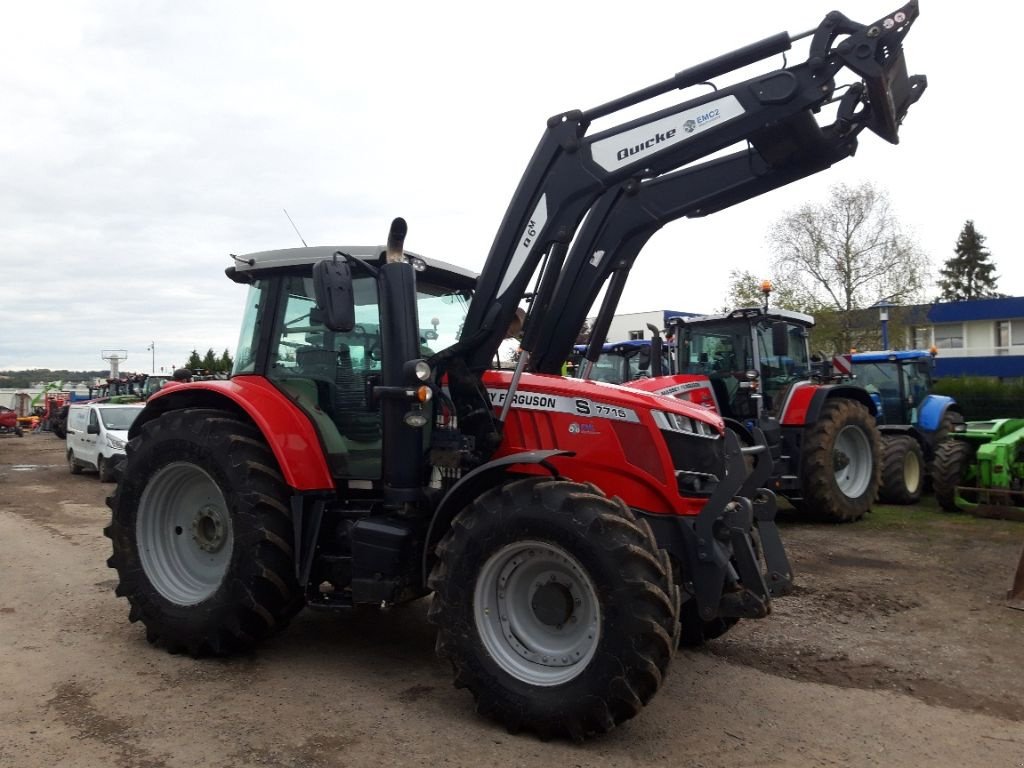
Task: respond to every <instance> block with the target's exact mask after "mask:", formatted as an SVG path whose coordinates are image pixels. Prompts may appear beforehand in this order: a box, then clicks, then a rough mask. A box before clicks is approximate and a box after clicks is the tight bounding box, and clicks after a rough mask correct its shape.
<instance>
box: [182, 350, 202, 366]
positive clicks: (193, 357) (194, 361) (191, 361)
mask: <svg viewBox="0 0 1024 768" xmlns="http://www.w3.org/2000/svg"><path fill="white" fill-rule="evenodd" d="M185 367H186V368H188V369H189V370H190V371H197V370H199V369H200V368H202V367H203V359H202V358H201V357H199V353H198V352H196V351H195V350H194V349H193V350H192V353H191V354H190V355H189V356H188V360H186V361H185Z"/></svg>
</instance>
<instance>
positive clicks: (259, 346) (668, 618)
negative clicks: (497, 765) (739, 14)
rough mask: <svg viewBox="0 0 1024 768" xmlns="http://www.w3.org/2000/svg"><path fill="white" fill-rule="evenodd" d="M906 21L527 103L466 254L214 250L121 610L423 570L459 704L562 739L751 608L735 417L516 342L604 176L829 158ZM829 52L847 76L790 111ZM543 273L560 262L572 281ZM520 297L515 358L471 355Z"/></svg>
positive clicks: (166, 393)
mask: <svg viewBox="0 0 1024 768" xmlns="http://www.w3.org/2000/svg"><path fill="white" fill-rule="evenodd" d="M916 16H917V4H916V3H910V4H907V5H905V6H904V7H902V8H901V9H899V10H898V11H897V12H895V13H893V14H890V15H888V16H886V17H884V18H882V19H879V20H878V21H877V22H875V23H873V24H868V25H864V24H858V23H855V22H853V21H850V20H849V19H847V18H846V17H844V16H843V15H842V14H839V13H831V14H829V15H828V16H827V17H826V18H825V20H824V21H823V22H822V23H821V24H820V25H819V26H818V27H817V28H816V29H815V30H814V31H813V32H811V33H808V36H810V37H811V42H810V52H809V55H808V57H807V59H806V61H803V62H800V63H796V64H792V65H789V66H785V67H784V68H782V69H777V70H773V71H771V72H768V73H766V74H764V75H760V76H758V77H755V78H752V79H749V80H746V81H744V82H740V83H737V84H735V85H730V86H723V87H721V88H720V89H719V90H718V91H716V92H714V93H711V94H707V93H704V94H702V95H699V96H697V97H695V98H691V99H689V100H686V101H682V102H681V103H679V104H677V105H676V106H673V107H669V108H666V109H662V110H660V111H658V112H655V113H653V114H650V115H648V116H646V117H642V118H638V119H634V120H631V121H629V122H627V123H625V124H623V125H620V126H618V127H614V128H610V129H607V130H605V131H602V132H598V133H594V134H588V129H589V126H590V124H591V121H593V120H596V119H598V118H601V117H605V116H608V115H611V114H613V113H616V112H618V111H620V110H622V109H626V108H629V107H632V106H634V105H637V104H640V103H643V102H645V101H647V100H648V99H651V98H653V97H656V96H658V95H661V94H664V93H667V92H669V91H673V90H676V89H685V88H689V87H691V86H694V85H697V84H700V83H704V82H706V81H707V80H709V79H710V78H717V77H720V76H723V75H725V74H727V73H729V72H731V71H733V70H735V69H737V68H740V67H745V66H747V65H750V64H753V63H755V62H758V61H761V60H763V59H765V58H768V57H770V56H776V55H778V54H780V53H782V52H783V51H786V50H788V49H790V47H791V45H792V43H793V41H794V40H795V39H796V38H791V37H790V36H789V35H787V34H785V33H782V34H778V35H775V36H772V37H770V38H767V39H765V40H762V41H760V42H758V43H754V44H753V45H749V46H747V47H745V48H742V49H740V50H738V51H734V52H732V53H728V54H725V55H723V56H720V57H718V58H716V59H714V60H712V61H709V62H706V63H704V64H700V65H697V66H695V67H692V68H690V69H688V70H684V71H682V72H680V73H678V74H677V75H675V76H674V77H672V78H670V79H668V80H666V81H664V82H661V83H658V84H656V85H653V86H651V87H649V88H645V89H643V90H641V91H639V92H637V93H633V94H629V95H627V96H624V97H622V98H619V99H616V100H615V101H612V102H609V103H607V104H605V105H603V106H600V107H597V108H596V109H592V110H588V111H585V112H583V111H572V112H566V113H564V114H561V115H556V116H555V117H553V118H551V119H550V120H549V121H548V127H547V130H546V131H545V133H544V135H543V137H542V138H541V141H540V144H539V145H538V147H537V150H536V152H535V153H534V156H533V158H532V159H531V161H530V163H529V165H528V166H527V168H526V170H525V172H524V174H523V177H522V180H521V181H520V183H519V187H518V188H517V190H516V192H515V194H514V196H513V198H512V200H511V202H510V204H509V207H508V210H507V211H506V213H505V216H504V220H503V221H502V224H501V226H500V228H499V230H498V232H497V235H496V237H495V240H494V243H493V245H492V247H491V250H490V253H489V255H488V258H487V260H486V262H485V264H484V267H483V270H482V272H481V273H480V275H479V276H476V275H473V274H471V273H469V272H466V271H465V270H462V269H459V268H457V267H453V266H450V265H447V264H444V263H442V262H438V261H434V260H432V259H428V258H422V257H420V256H417V255H415V254H412V253H409V252H406V251H404V237H405V223H404V221H402V220H401V219H396V220H395V222H394V223H393V226H392V230H391V234H390V236H389V238H388V244H387V245H386V246H385V247H333V246H332V247H311V248H301V249H293V250H283V251H266V252H261V253H253V254H248V255H245V256H236V257H234V258H235V265H234V266H233V267H230V268H229V269H228V276H229V277H230V278H231V279H232V280H234V281H235V282H236V283H240V284H243V285H246V286H248V289H249V297H248V300H247V303H246V309H245V313H244V319H243V323H242V331H241V335H240V343H239V348H238V351H237V354H236V355H235V369H234V371H233V374H232V376H231V378H230V379H229V380H226V381H197V382H192V383H187V384H181V385H179V386H176V387H173V388H166V389H163V390H160V391H159V392H157V393H156V394H155V395H153V396H152V397H150V398H149V400H148V401H147V403H146V406H145V409H144V411H143V413H142V414H141V415H140V416H139V418H138V419H137V420H136V421H135V423H134V424H133V426H132V430H131V432H130V435H129V437H130V442H129V445H128V458H127V461H126V464H125V468H124V473H123V476H122V477H121V479H120V482H119V484H118V487H117V491H116V493H115V494H114V496H113V497H112V498H111V500H110V506H111V510H112V515H111V523H110V525H109V526H108V527H107V528H106V533H107V535H108V536H109V537H110V538H111V540H112V543H113V544H112V545H113V554H112V556H111V557H110V560H109V561H108V562H109V564H110V565H111V567H113V568H115V569H116V570H117V572H118V577H119V584H118V587H117V594H118V595H121V596H123V597H125V598H127V599H128V602H129V604H130V607H131V608H130V614H129V618H130V619H131V620H133V621H141V622H142V623H143V624H144V625H145V627H146V634H147V637H148V639H149V640H151V641H152V642H154V643H158V644H161V645H163V646H165V647H167V648H168V649H170V650H171V651H185V652H188V653H192V654H195V655H201V654H209V653H215V654H216V653H229V652H232V651H238V650H241V649H246V648H249V647H252V646H253V645H255V644H256V643H258V642H259V641H260V640H263V639H264V638H266V637H268V636H269V635H271V634H273V633H274V632H277V631H279V630H280V629H282V628H283V627H284V626H285V625H287V624H288V622H289V620H290V619H291V618H292V617H293V616H294V615H295V613H296V612H297V611H299V610H300V609H301V608H302V607H303V606H306V605H308V606H310V607H315V608H323V609H348V608H351V607H352V606H359V605H367V606H387V605H392V604H395V603H399V602H403V601H408V600H413V599H416V598H418V597H421V596H424V595H427V594H428V593H430V592H433V597H432V607H431V610H430V620H431V621H432V622H433V623H434V624H436V626H437V631H438V641H437V644H438V649H439V651H440V652H441V653H442V654H443V655H444V656H446V657H447V658H448V659H450V661H451V663H452V666H453V668H454V674H455V682H456V684H457V685H459V686H463V687H466V688H468V689H469V690H470V691H471V692H472V694H473V696H474V697H475V699H476V703H477V709H478V710H479V711H480V712H481V713H484V714H486V715H488V716H490V717H493V718H494V719H496V720H498V721H499V722H501V723H503V724H504V725H505V726H506V727H508V728H509V729H511V730H513V731H514V730H519V729H526V730H530V731H533V732H536V733H538V734H540V735H542V736H549V735H566V736H569V737H571V738H574V739H582V738H584V737H586V736H587V735H589V734H593V733H601V732H605V731H607V730H609V729H610V728H612V727H613V726H615V725H616V724H617V723H620V722H622V721H624V720H627V719H628V718H631V717H633V716H634V715H636V714H637V713H638V712H639V711H640V710H641V708H642V707H643V706H644V705H645V704H646V703H647V702H649V701H650V700H651V698H652V697H653V696H654V695H655V693H656V692H657V690H658V688H659V687H660V685H661V683H662V680H663V679H664V676H665V674H666V672H667V671H668V669H669V664H670V662H671V660H672V657H673V654H674V652H675V650H676V645H677V642H679V640H680V637H681V636H682V637H683V638H685V639H686V640H687V641H690V642H699V641H700V640H701V639H703V638H706V637H711V636H714V635H716V634H720V633H721V632H723V631H725V629H727V628H728V627H729V626H730V625H731V624H733V623H734V622H735V621H736V620H737V619H739V618H760V617H763V616H766V615H767V614H768V613H769V612H770V610H771V604H772V597H774V596H776V595H779V594H782V593H784V592H785V591H786V590H787V589H788V587H789V585H790V581H791V574H790V568H789V563H788V561H787V559H786V554H785V551H784V549H783V546H782V542H781V540H780V538H779V534H778V530H777V528H776V526H775V523H774V515H775V508H774V496H773V495H772V494H771V493H770V492H769V491H765V490H763V489H762V486H763V484H764V482H765V480H766V478H767V477H768V474H769V472H770V466H769V463H768V462H767V461H766V458H767V457H768V455H767V453H766V452H765V450H764V440H763V436H762V435H761V434H760V432H759V431H757V430H755V433H754V438H755V442H754V444H753V445H751V446H747V447H741V446H740V444H739V442H738V440H737V439H736V436H735V435H734V434H733V433H731V432H726V431H725V429H724V426H723V423H722V421H721V419H720V418H719V417H718V416H717V415H715V414H713V413H710V412H708V411H706V410H704V409H702V408H699V407H696V406H694V405H693V404H689V403H684V402H681V401H677V400H673V399H670V398H663V397H658V396H656V395H653V394H650V393H645V392H639V391H636V390H630V389H626V388H623V387H616V386H603V385H600V384H597V383H593V382H587V381H581V380H576V379H567V378H564V377H562V376H552V375H545V369H544V367H543V366H542V365H538V364H537V362H536V361H542V362H543V361H545V360H549V359H557V360H558V361H559V365H561V363H562V362H563V361H564V360H566V359H567V358H568V356H569V354H570V352H571V349H572V342H573V341H574V340H575V334H576V331H577V330H578V329H579V328H580V326H581V325H582V317H583V316H585V313H586V311H587V308H588V307H589V306H590V304H592V303H593V301H594V297H595V296H596V295H597V291H599V290H600V288H601V283H602V282H603V280H598V281H590V279H589V273H590V272H592V271H593V270H594V268H595V264H596V263H598V262H600V259H597V260H596V261H595V260H594V259H592V258H589V257H588V258H587V259H583V260H578V259H575V258H572V257H570V258H568V259H567V258H566V255H567V251H568V244H569V243H570V242H571V241H573V239H574V237H575V235H576V231H577V229H578V228H579V226H580V223H581V221H582V220H583V218H584V216H586V215H587V213H588V211H590V209H591V208H592V207H593V206H594V205H595V203H596V202H597V201H598V200H599V199H601V198H602V196H603V195H604V194H606V193H608V192H609V191H610V190H619V191H621V192H622V193H624V194H625V193H626V192H627V191H628V190H630V189H634V188H636V187H637V186H638V185H643V184H646V183H648V182H657V181H658V179H659V178H661V177H662V175H663V174H676V180H677V181H678V182H680V183H679V186H678V187H677V188H676V189H677V192H678V194H680V195H682V196H685V197H686V198H687V199H688V200H690V201H691V202H692V203H697V202H700V205H702V206H705V212H707V211H710V210H714V209H718V208H722V207H725V206H726V205H731V204H733V203H736V202H739V201H741V200H745V199H748V198H750V197H753V196H755V195H758V194H760V193H762V192H765V191H767V190H769V189H773V188H775V187H778V186H781V185H782V184H785V183H788V182H789V181H793V180H795V179H797V178H801V177H803V176H805V175H808V174H810V173H813V172H815V171H817V170H821V169H822V168H824V167H827V166H828V164H830V163H831V162H833V161H835V160H838V159H841V158H842V157H846V156H848V155H850V154H852V152H853V150H854V148H855V147H856V136H857V134H858V133H859V132H860V131H861V130H862V129H864V128H868V129H869V130H872V131H874V132H875V133H876V134H878V135H880V136H881V137H882V138H884V139H886V140H888V141H890V142H893V143H895V142H896V140H897V131H898V126H899V124H900V122H901V120H902V119H903V117H904V115H905V113H906V111H907V110H908V108H909V107H910V105H911V104H913V102H915V101H916V100H917V98H918V97H919V96H920V95H921V93H922V92H923V90H924V87H925V80H924V78H923V77H909V76H908V75H907V70H906V67H905V64H904V59H903V50H902V42H903V38H904V36H905V35H906V33H907V31H908V30H909V28H910V25H911V23H912V21H913V20H914V18H916ZM847 70H849V72H850V73H852V75H854V80H855V82H853V84H852V85H850V86H849V87H848V88H847V89H846V90H845V91H844V92H843V94H844V95H843V96H842V97H841V100H840V102H839V105H838V109H837V115H836V119H835V121H834V122H833V123H831V124H829V125H827V126H824V127H819V126H818V125H817V123H816V116H817V115H819V114H821V110H822V108H823V107H825V106H826V105H828V104H829V102H831V101H832V100H833V96H834V94H835V93H836V89H837V85H836V82H835V78H836V76H837V75H840V74H841V73H844V72H846V71H847ZM715 110H717V115H718V118H717V119H714V120H709V121H706V122H704V123H701V124H699V125H695V126H694V129H693V130H687V126H688V125H689V121H696V119H697V117H698V116H700V115H705V114H710V113H711V112H713V111H715ZM656 134H661V135H663V136H664V137H665V139H664V140H663V141H661V142H660V143H657V142H656V143H651V144H649V142H648V141H647V138H649V137H650V136H654V135H656ZM670 134H671V135H670ZM729 147H734V148H739V150H738V152H735V153H734V154H733V155H730V156H727V157H725V158H719V159H716V160H711V161H707V162H704V163H699V162H698V161H700V160H702V159H704V158H706V157H707V156H708V155H712V154H716V153H718V152H719V150H723V149H726V148H729ZM623 148H625V149H626V154H625V155H623V154H622V153H621V150H622V149H623ZM542 260H543V261H544V264H543V267H542V268H540V264H541V261H542ZM605 266H607V265H601V270H602V271H604V268H605ZM535 274H536V275H538V277H537V279H536V281H535V283H534V284H533V285H532V286H531V281H533V277H534V275H535ZM604 274H605V277H607V274H608V273H607V272H604ZM585 275H586V276H587V277H586V280H585V282H587V283H588V284H587V286H586V287H585V290H584V289H583V287H582V286H581V281H584V277H585ZM563 285H564V286H570V285H577V286H579V289H578V290H575V291H574V292H573V296H572V299H571V302H570V303H571V306H570V305H569V304H560V303H559V302H560V301H561V300H560V299H558V297H559V296H560V291H561V290H562V286H563ZM527 295H529V301H530V311H529V313H528V314H527V316H526V318H525V324H524V326H523V333H524V338H523V342H522V353H521V354H520V356H519V360H518V362H517V364H516V368H515V370H514V371H501V370H494V369H492V367H491V363H492V361H493V359H494V357H495V354H496V352H497V351H498V347H499V345H500V344H501V342H502V340H503V339H504V337H505V335H506V333H507V331H508V329H509V327H510V324H511V323H512V321H513V318H515V317H516V312H517V309H518V308H519V304H520V303H521V302H522V301H524V300H526V299H527ZM556 299H557V301H556ZM556 307H557V309H558V311H555V308H556ZM562 313H566V314H565V316H566V317H567V318H568V321H569V322H565V323H562V322H555V323H554V325H552V324H551V323H552V322H553V321H554V320H557V316H559V315H561V314H562ZM580 313H582V314H580ZM576 315H580V316H579V317H578V318H577V317H576ZM427 318H429V320H427ZM745 458H750V459H751V460H752V463H753V470H752V471H751V472H749V473H748V471H747V466H746V465H747V461H745ZM695 477H699V478H700V479H701V480H702V482H701V484H700V488H699V489H697V488H696V487H695V484H694V483H693V482H692V480H693V478H695Z"/></svg>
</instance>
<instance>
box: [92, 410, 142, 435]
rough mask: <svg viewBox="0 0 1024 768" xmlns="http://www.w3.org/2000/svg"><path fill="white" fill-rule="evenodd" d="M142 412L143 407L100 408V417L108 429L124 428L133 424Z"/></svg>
mask: <svg viewBox="0 0 1024 768" xmlns="http://www.w3.org/2000/svg"><path fill="white" fill-rule="evenodd" d="M141 412H142V409H141V408H100V418H101V419H103V426H104V427H106V428H107V429H121V430H124V429H128V428H129V427H130V426H131V425H132V422H133V421H135V417H136V416H138V415H139V414H140V413H141Z"/></svg>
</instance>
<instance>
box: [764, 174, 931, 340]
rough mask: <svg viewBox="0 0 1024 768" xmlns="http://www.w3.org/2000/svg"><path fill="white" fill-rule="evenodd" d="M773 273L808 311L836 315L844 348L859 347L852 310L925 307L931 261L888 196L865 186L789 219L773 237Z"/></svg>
mask: <svg viewBox="0 0 1024 768" xmlns="http://www.w3.org/2000/svg"><path fill="white" fill-rule="evenodd" d="M768 240H769V243H770V245H771V246H772V248H773V250H774V252H775V256H774V258H773V260H772V271H773V273H774V274H776V275H779V276H781V277H782V279H783V280H785V281H786V282H788V283H791V284H792V285H791V290H792V291H793V292H794V293H795V294H796V295H799V296H801V297H802V298H803V299H804V302H805V303H804V306H805V307H806V309H807V310H810V311H813V312H816V313H819V314H822V313H825V312H835V313H836V314H837V319H838V320H839V323H840V326H841V327H840V328H839V329H838V330H839V341H840V345H841V346H846V347H849V346H851V345H852V344H853V343H855V341H856V337H857V335H858V334H857V332H856V331H857V329H856V328H855V327H854V326H853V322H852V321H853V318H852V317H851V316H850V314H849V313H850V312H851V310H856V309H864V308H866V307H870V306H872V305H874V304H876V303H877V302H878V301H879V300H880V299H883V298H884V299H887V300H888V301H890V302H891V303H893V304H908V303H914V302H917V301H919V300H920V299H921V296H922V292H923V290H924V285H925V280H926V277H927V274H928V259H927V257H926V256H925V255H924V254H923V253H922V252H921V251H920V249H919V248H918V247H917V245H916V244H915V243H914V242H913V241H912V240H910V239H909V237H907V236H906V235H905V234H904V233H903V232H902V231H901V229H900V227H899V224H898V222H897V220H896V216H895V215H894V214H893V212H892V210H891V208H890V205H889V199H888V196H887V195H886V194H885V192H883V191H881V190H879V189H877V188H876V187H874V186H873V185H872V184H871V183H870V182H865V183H863V184H861V185H860V186H858V187H848V186H846V185H845V184H840V185H838V186H836V187H834V188H833V189H832V192H831V195H830V196H829V199H828V200H826V201H825V202H824V203H822V204H820V205H811V204H808V205H805V206H803V207H802V208H800V209H799V210H797V211H795V212H791V213H788V214H787V215H786V216H784V217H783V218H782V219H781V220H780V221H778V222H777V223H776V224H775V225H774V226H773V227H772V229H771V231H770V232H769V235H768Z"/></svg>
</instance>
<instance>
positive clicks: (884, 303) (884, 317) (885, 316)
mask: <svg viewBox="0 0 1024 768" xmlns="http://www.w3.org/2000/svg"><path fill="white" fill-rule="evenodd" d="M875 306H876V307H878V319H879V320H881V321H882V349H889V307H894V306H896V305H895V304H893V303H892V302H890V301H889V300H888V299H880V300H879V301H878V303H877V304H875Z"/></svg>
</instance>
